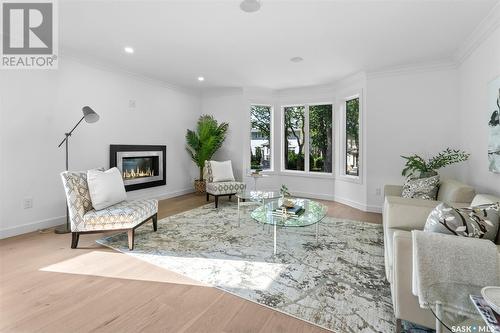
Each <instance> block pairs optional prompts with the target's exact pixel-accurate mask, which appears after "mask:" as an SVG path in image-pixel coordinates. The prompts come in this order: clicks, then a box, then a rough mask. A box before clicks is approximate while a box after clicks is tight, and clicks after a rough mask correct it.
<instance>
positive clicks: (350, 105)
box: [344, 97, 359, 177]
mask: <svg viewBox="0 0 500 333" xmlns="http://www.w3.org/2000/svg"><path fill="white" fill-rule="evenodd" d="M344 133H345V159H344V160H345V174H346V175H347V176H355V177H359V97H355V98H352V99H348V100H346V101H345V128H344Z"/></svg>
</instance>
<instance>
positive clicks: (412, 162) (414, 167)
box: [401, 148, 470, 178]
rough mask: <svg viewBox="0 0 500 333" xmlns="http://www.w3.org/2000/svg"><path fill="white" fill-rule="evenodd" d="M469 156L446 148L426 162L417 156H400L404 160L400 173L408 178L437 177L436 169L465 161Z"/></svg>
mask: <svg viewBox="0 0 500 333" xmlns="http://www.w3.org/2000/svg"><path fill="white" fill-rule="evenodd" d="M469 156H470V154H468V153H466V152H465V151H462V150H454V149H453V150H452V149H450V148H446V149H445V150H443V151H442V152H440V153H439V154H437V155H436V156H434V157H431V158H430V159H428V160H427V161H426V160H425V159H424V158H422V157H421V156H419V155H416V154H414V155H411V156H401V157H402V158H404V159H405V160H406V163H405V168H404V169H403V172H402V173H401V174H402V175H403V176H404V177H408V178H410V177H411V178H427V177H432V176H435V175H437V171H436V170H438V169H441V168H443V167H445V166H448V165H450V164H455V163H458V162H463V161H467V160H468V159H469Z"/></svg>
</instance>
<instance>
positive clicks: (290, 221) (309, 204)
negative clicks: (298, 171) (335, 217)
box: [251, 198, 328, 227]
mask: <svg viewBox="0 0 500 333" xmlns="http://www.w3.org/2000/svg"><path fill="white" fill-rule="evenodd" d="M291 200H292V201H293V203H294V204H295V205H298V206H301V207H302V208H304V212H303V213H301V214H300V215H298V216H289V217H287V218H285V217H283V216H282V215H281V212H280V208H281V206H282V199H278V200H273V201H271V202H269V203H267V204H265V205H262V206H260V207H258V208H257V209H255V210H254V211H253V212H252V213H251V216H252V218H253V219H255V220H256V221H257V222H260V223H265V224H272V225H278V226H284V227H305V226H308V225H313V224H316V223H318V222H319V221H321V220H322V219H323V218H324V217H325V216H326V212H327V211H328V208H327V207H326V206H325V205H323V204H321V203H319V202H317V201H313V200H309V199H299V198H294V199H291Z"/></svg>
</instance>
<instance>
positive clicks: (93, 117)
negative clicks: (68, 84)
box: [55, 106, 99, 234]
mask: <svg viewBox="0 0 500 333" xmlns="http://www.w3.org/2000/svg"><path fill="white" fill-rule="evenodd" d="M82 112H83V117H82V119H80V120H79V121H78V122H77V123H76V125H75V126H73V128H72V129H71V131H69V132H67V133H64V135H65V138H64V139H63V140H62V141H61V143H60V144H59V146H57V147H58V148H60V147H61V146H62V145H63V143H66V145H65V147H66V171H68V170H69V162H68V145H69V137H70V136H71V134H73V131H74V130H75V129H76V128H77V127H78V125H80V123H81V122H82V121H83V120H84V119H85V121H86V122H87V123H95V122H96V121H98V120H99V115H98V114H97V113H95V111H94V110H92V109H91V108H90V106H84V107H83V108H82ZM69 232H71V228H70V226H69V211H68V205H67V204H66V225H64V226H63V227H59V228H56V230H55V233H56V234H67V233H69Z"/></svg>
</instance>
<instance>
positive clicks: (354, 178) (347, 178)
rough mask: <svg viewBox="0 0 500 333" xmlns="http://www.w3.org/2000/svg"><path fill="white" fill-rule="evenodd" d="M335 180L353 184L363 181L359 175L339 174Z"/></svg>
mask: <svg viewBox="0 0 500 333" xmlns="http://www.w3.org/2000/svg"><path fill="white" fill-rule="evenodd" d="M337 180H340V181H344V182H348V183H354V184H362V183H363V181H362V180H361V177H360V176H349V175H340V176H338V177H337Z"/></svg>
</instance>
